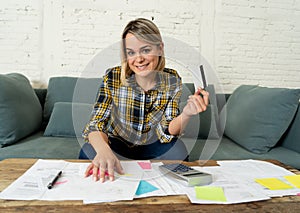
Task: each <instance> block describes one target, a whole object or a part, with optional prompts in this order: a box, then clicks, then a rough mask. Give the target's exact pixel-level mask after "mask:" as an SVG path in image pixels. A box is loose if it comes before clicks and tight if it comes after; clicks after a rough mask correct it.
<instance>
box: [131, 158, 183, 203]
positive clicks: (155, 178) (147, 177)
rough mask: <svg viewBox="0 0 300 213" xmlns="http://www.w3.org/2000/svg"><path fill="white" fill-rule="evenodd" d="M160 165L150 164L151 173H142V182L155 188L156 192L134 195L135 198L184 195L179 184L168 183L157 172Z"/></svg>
mask: <svg viewBox="0 0 300 213" xmlns="http://www.w3.org/2000/svg"><path fill="white" fill-rule="evenodd" d="M160 165H162V163H161V162H160V163H152V170H151V171H144V175H143V178H142V180H143V181H147V182H148V183H149V184H151V185H153V186H155V187H156V188H157V190H155V191H152V192H148V193H145V194H141V195H135V198H142V197H150V196H167V195H180V194H185V192H184V191H183V190H182V187H181V185H180V184H177V183H174V182H173V181H172V180H171V181H170V180H169V179H168V178H167V177H166V176H165V175H164V174H162V173H161V172H160V171H159V168H158V167H159V166H160Z"/></svg>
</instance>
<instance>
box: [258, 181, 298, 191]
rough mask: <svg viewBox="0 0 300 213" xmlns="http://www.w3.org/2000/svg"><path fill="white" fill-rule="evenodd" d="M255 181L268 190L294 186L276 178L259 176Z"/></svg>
mask: <svg viewBox="0 0 300 213" xmlns="http://www.w3.org/2000/svg"><path fill="white" fill-rule="evenodd" d="M255 181H256V182H257V183H259V184H261V185H263V186H264V187H266V188H268V189H270V190H283V189H292V188H294V187H292V186H291V185H289V184H287V183H285V182H283V181H281V180H279V179H277V178H260V179H255Z"/></svg>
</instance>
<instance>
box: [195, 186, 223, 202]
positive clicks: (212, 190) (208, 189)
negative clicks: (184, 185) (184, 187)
mask: <svg viewBox="0 0 300 213" xmlns="http://www.w3.org/2000/svg"><path fill="white" fill-rule="evenodd" d="M195 192H196V198H197V199H199V200H212V201H222V202H226V197H225V194H224V191H223V188H222V187H218V186H195Z"/></svg>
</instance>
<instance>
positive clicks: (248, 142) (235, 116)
mask: <svg viewBox="0 0 300 213" xmlns="http://www.w3.org/2000/svg"><path fill="white" fill-rule="evenodd" d="M299 95H300V89H286V88H267V87H259V86H252V85H242V86H240V87H238V88H237V89H236V90H235V91H234V92H233V94H232V95H231V96H230V97H229V99H228V103H227V120H226V126H225V134H226V135H227V136H228V137H229V138H231V139H232V140H233V141H235V142H236V143H238V144H239V145H241V146H243V147H244V148H246V149H248V150H249V151H251V152H254V153H258V154H262V153H266V152H268V151H269V150H270V149H271V148H272V147H274V146H275V145H276V143H277V142H278V141H279V139H280V138H281V136H282V135H283V134H284V132H285V131H286V129H287V128H288V126H289V124H290V123H291V121H292V119H293V117H294V115H295V112H296V109H297V107H298V103H299Z"/></svg>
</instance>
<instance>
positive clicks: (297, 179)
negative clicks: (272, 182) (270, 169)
mask: <svg viewBox="0 0 300 213" xmlns="http://www.w3.org/2000/svg"><path fill="white" fill-rule="evenodd" d="M284 178H285V179H287V181H288V182H290V183H291V184H293V185H294V186H296V187H297V188H300V175H290V176H284Z"/></svg>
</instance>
